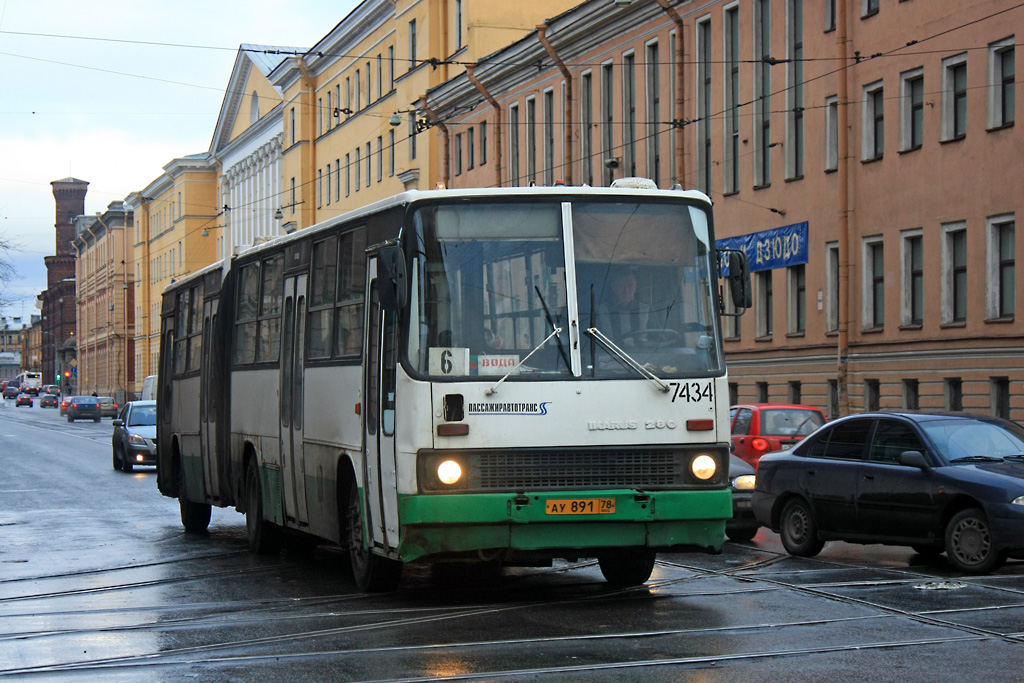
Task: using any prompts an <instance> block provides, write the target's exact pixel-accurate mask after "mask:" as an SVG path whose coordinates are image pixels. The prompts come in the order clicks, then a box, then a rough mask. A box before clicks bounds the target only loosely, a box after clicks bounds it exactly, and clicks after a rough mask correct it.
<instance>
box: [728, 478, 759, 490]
mask: <svg viewBox="0 0 1024 683" xmlns="http://www.w3.org/2000/svg"><path fill="white" fill-rule="evenodd" d="M754 478H755V475H753V474H742V475H740V476H738V477H736V478H735V479H733V480H732V487H733V488H734V489H736V490H737V491H753V490H754Z"/></svg>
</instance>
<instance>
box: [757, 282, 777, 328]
mask: <svg viewBox="0 0 1024 683" xmlns="http://www.w3.org/2000/svg"><path fill="white" fill-rule="evenodd" d="M756 277H757V336H758V337H770V336H772V327H773V323H774V321H773V316H772V305H773V301H772V271H770V270H763V271H761V272H760V273H757V276H756Z"/></svg>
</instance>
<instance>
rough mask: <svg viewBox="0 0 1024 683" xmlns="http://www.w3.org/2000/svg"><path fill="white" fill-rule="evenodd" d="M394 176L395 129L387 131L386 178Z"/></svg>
mask: <svg viewBox="0 0 1024 683" xmlns="http://www.w3.org/2000/svg"><path fill="white" fill-rule="evenodd" d="M393 175H395V129H394V128H392V129H391V130H389V131H388V176H393Z"/></svg>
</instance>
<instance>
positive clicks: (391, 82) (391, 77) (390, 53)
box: [388, 45, 395, 92]
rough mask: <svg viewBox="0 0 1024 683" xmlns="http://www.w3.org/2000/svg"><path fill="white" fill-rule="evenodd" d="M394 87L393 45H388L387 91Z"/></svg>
mask: <svg viewBox="0 0 1024 683" xmlns="http://www.w3.org/2000/svg"><path fill="white" fill-rule="evenodd" d="M394 89H395V46H394V45H389V46H388V92H391V91H392V90H394Z"/></svg>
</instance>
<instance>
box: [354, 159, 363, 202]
mask: <svg viewBox="0 0 1024 683" xmlns="http://www.w3.org/2000/svg"><path fill="white" fill-rule="evenodd" d="M361 161H362V155H361V154H360V152H359V149H358V148H357V149H356V158H355V167H356V192H359V187H360V186H361V185H362V184H363V183H362V177H361V175H360V174H361V172H362V171H361V169H362V168H363V165H362V163H360V162H361Z"/></svg>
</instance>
